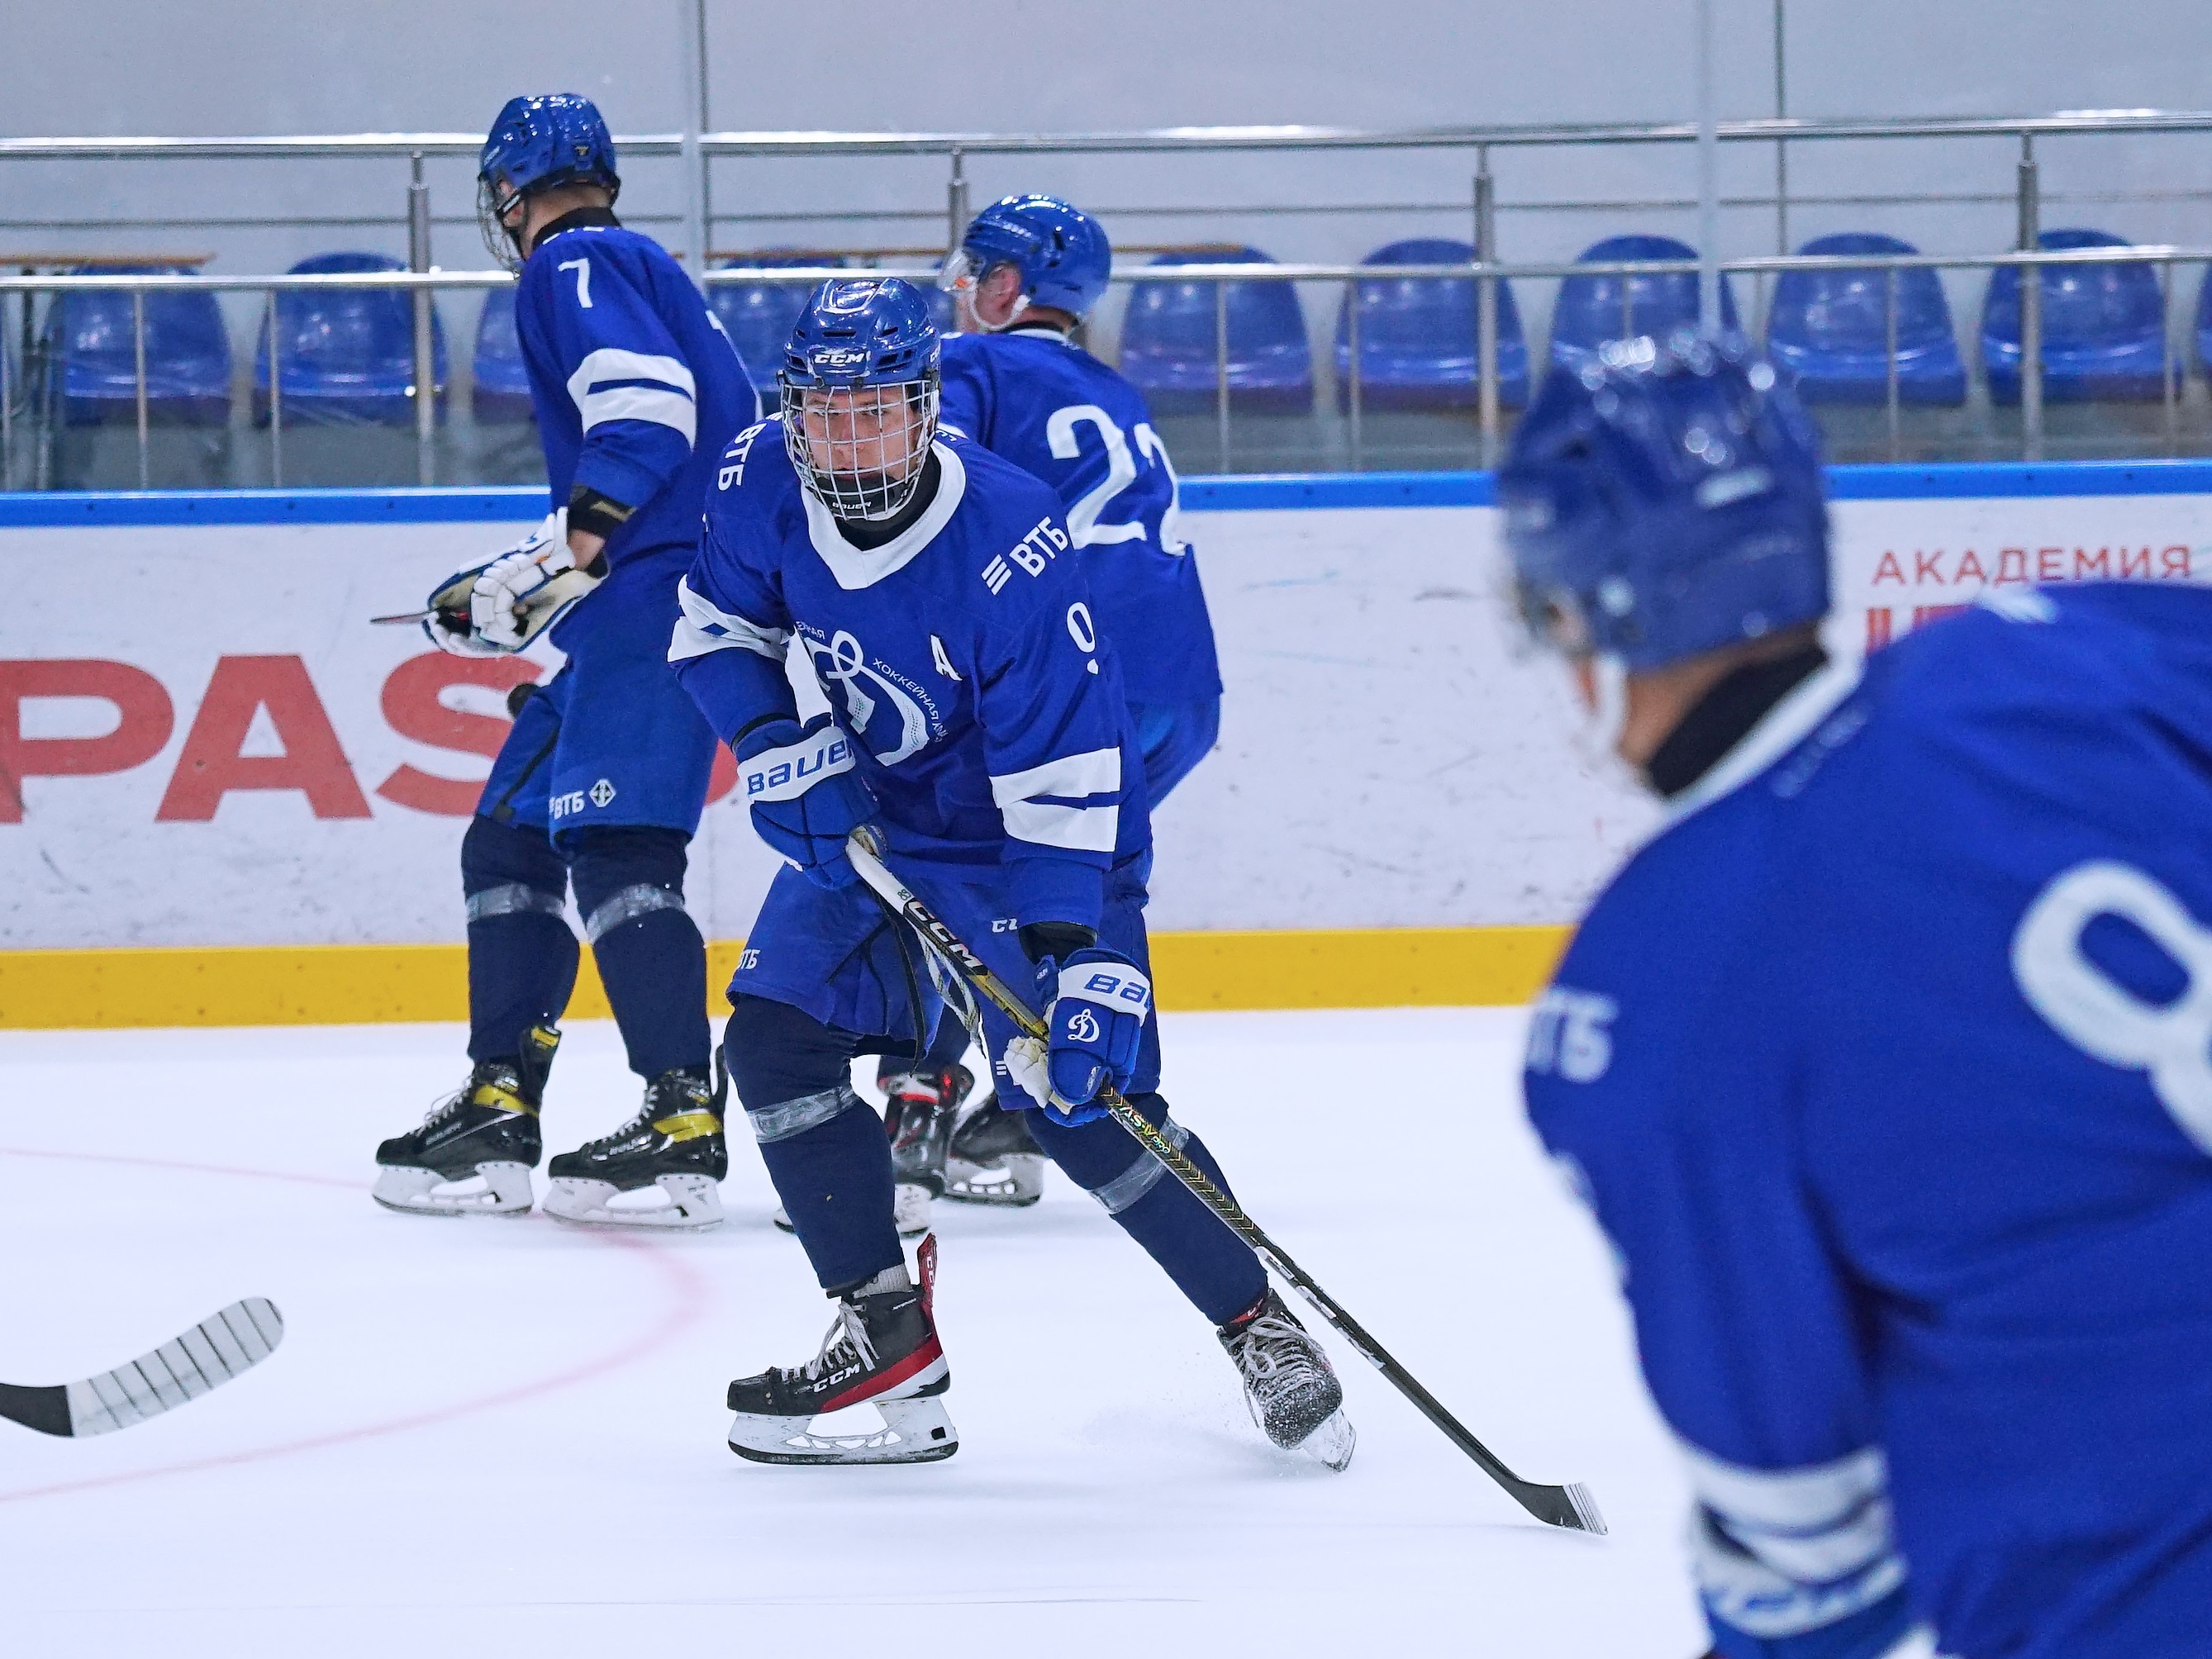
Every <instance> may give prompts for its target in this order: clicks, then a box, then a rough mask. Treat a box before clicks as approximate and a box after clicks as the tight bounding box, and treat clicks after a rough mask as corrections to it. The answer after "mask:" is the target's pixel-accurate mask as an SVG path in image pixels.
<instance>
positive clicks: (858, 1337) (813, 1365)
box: [790, 1302, 876, 1383]
mask: <svg viewBox="0 0 2212 1659" xmlns="http://www.w3.org/2000/svg"><path fill="white" fill-rule="evenodd" d="M848 1355H849V1356H850V1357H849V1358H848V1357H847V1356H848ZM854 1360H858V1361H859V1362H860V1364H862V1365H864V1366H866V1367H868V1368H870V1369H871V1370H872V1369H873V1368H874V1366H875V1363H876V1348H875V1345H874V1344H873V1343H872V1342H871V1341H869V1340H868V1330H867V1327H866V1325H864V1324H862V1323H861V1322H860V1310H859V1309H858V1308H856V1307H854V1305H853V1304H851V1303H849V1302H841V1303H839V1304H837V1322H836V1323H835V1324H834V1325H832V1326H830V1328H829V1334H828V1335H827V1336H825V1337H823V1339H822V1351H821V1352H819V1353H817V1354H816V1355H815V1356H814V1358H811V1359H810V1360H808V1361H807V1362H806V1363H805V1364H804V1365H802V1366H800V1367H799V1370H797V1371H795V1372H792V1373H790V1375H792V1376H798V1377H799V1378H801V1379H803V1380H804V1381H805V1382H808V1383H814V1382H818V1381H820V1380H821V1379H822V1378H823V1377H824V1376H828V1375H829V1373H830V1372H831V1371H834V1370H840V1369H842V1367H843V1366H845V1365H847V1364H851V1363H852V1362H853V1361H854Z"/></svg>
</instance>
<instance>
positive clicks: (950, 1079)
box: [770, 1060, 975, 1238]
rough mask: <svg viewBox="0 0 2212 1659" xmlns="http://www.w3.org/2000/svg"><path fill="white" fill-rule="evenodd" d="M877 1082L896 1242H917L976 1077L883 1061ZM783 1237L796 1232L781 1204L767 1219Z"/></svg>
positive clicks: (962, 1069) (959, 1069) (956, 1068)
mask: <svg viewBox="0 0 2212 1659" xmlns="http://www.w3.org/2000/svg"><path fill="white" fill-rule="evenodd" d="M876 1082H877V1084H878V1086H879V1087H881V1088H882V1090H883V1091H884V1094H885V1095H887V1096H888V1097H890V1098H889V1101H888V1103H887V1104H886V1105H885V1107H884V1133H886V1134H888V1135H889V1136H890V1138H891V1179H892V1180H893V1182H896V1185H895V1186H894V1187H893V1188H891V1191H892V1193H893V1194H894V1199H893V1203H894V1206H895V1207H894V1208H893V1210H892V1219H893V1220H894V1221H895V1222H896V1224H897V1225H898V1230H899V1237H901V1238H919V1237H921V1236H922V1234H924V1233H926V1232H927V1231H929V1202H930V1200H932V1199H933V1198H937V1197H939V1196H941V1195H942V1194H944V1191H945V1148H946V1146H948V1144H949V1143H950V1142H951V1139H952V1122H953V1119H954V1117H955V1116H956V1115H957V1114H958V1112H959V1110H960V1103H961V1102H963V1101H964V1100H965V1099H967V1098H968V1091H969V1090H970V1089H972V1088H974V1087H975V1073H973V1072H971V1071H969V1069H968V1068H967V1067H966V1066H961V1065H957V1064H956V1065H951V1066H946V1067H945V1069H944V1070H943V1071H941V1072H940V1071H937V1070H934V1069H923V1070H919V1071H917V1070H916V1069H915V1068H914V1066H912V1065H911V1064H906V1065H900V1064H898V1063H896V1062H893V1061H889V1060H887V1061H885V1062H884V1064H883V1065H882V1066H879V1067H878V1069H877V1072H876ZM770 1219H771V1220H773V1221H774V1222H775V1225H777V1226H779V1227H781V1228H782V1229H783V1231H786V1232H787V1233H788V1232H794V1231H797V1229H795V1228H794V1227H793V1226H792V1225H791V1212H789V1211H788V1210H786V1209H784V1208H783V1207H782V1206H781V1205H779V1206H777V1208H776V1212H775V1215H774V1216H772V1217H771V1218H770Z"/></svg>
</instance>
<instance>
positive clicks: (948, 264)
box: [937, 247, 1030, 334]
mask: <svg viewBox="0 0 2212 1659" xmlns="http://www.w3.org/2000/svg"><path fill="white" fill-rule="evenodd" d="M1016 268H1017V267H1016V266H1015V264H1014V262H1013V261H1012V259H1000V260H998V261H996V262H994V263H992V264H985V263H984V262H983V261H981V260H980V259H978V258H976V257H975V255H974V254H972V253H970V252H969V251H968V250H967V249H966V248H964V247H963V248H955V249H954V250H953V251H952V257H951V258H949V259H947V260H946V261H945V263H944V264H942V265H941V266H939V268H938V272H937V286H938V287H939V289H942V290H943V291H944V292H945V293H947V294H950V295H951V296H952V311H953V315H954V316H955V317H957V319H959V322H960V327H961V331H963V333H965V332H970V331H972V332H975V333H977V334H995V333H997V332H998V331H1000V330H1001V329H1008V328H1012V326H1013V325H1014V324H1015V322H1016V321H1017V319H1019V318H1020V316H1021V314H1022V313H1024V312H1025V311H1027V310H1028V309H1029V308H1030V296H1029V295H1026V294H1016V295H1014V305H1013V309H1012V310H1011V311H1009V312H1007V313H1006V320H1005V321H1003V322H998V323H987V322H985V321H984V320H983V319H982V318H981V315H979V314H978V313H977V312H976V310H975V292H976V289H979V288H980V287H981V285H982V283H983V280H984V278H985V277H987V276H990V275H991V273H992V272H993V271H995V270H1012V269H1016Z"/></svg>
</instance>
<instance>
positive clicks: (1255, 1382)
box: [1219, 1287, 1357, 1469]
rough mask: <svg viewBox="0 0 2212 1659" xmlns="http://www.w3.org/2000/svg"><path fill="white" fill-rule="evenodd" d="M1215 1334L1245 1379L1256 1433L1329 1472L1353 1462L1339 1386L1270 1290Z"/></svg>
mask: <svg viewBox="0 0 2212 1659" xmlns="http://www.w3.org/2000/svg"><path fill="white" fill-rule="evenodd" d="M1219 1335H1220V1338H1221V1346H1223V1347H1224V1348H1225V1349H1226V1350H1228V1352H1229V1357H1230V1358H1231V1359H1232V1360H1234V1361H1235V1362H1236V1364H1237V1371H1238V1373H1239V1374H1240V1375H1241V1376H1243V1379H1244V1403H1245V1404H1246V1405H1247V1406H1249V1407H1251V1408H1252V1420H1253V1421H1254V1422H1255V1423H1257V1424H1258V1425H1260V1430H1261V1433H1263V1434H1265V1435H1266V1436H1267V1438H1268V1439H1270V1440H1272V1441H1273V1442H1274V1443H1276V1444H1277V1445H1279V1446H1280V1447H1281V1448H1282V1449H1284V1450H1285V1451H1303V1452H1304V1453H1306V1454H1307V1455H1309V1456H1311V1457H1314V1458H1317V1459H1319V1460H1320V1461H1321V1462H1324V1463H1326V1464H1328V1466H1329V1468H1333V1469H1340V1468H1344V1467H1345V1465H1346V1464H1347V1463H1349V1462H1352V1446H1353V1444H1354V1443H1355V1441H1356V1439H1357V1437H1356V1436H1355V1435H1354V1434H1353V1433H1352V1419H1349V1418H1347V1417H1346V1416H1345V1414H1344V1385H1343V1384H1342V1383H1340V1382H1338V1381H1337V1380H1336V1370H1335V1368H1334V1366H1332V1365H1331V1364H1329V1363H1328V1353H1327V1352H1326V1351H1325V1350H1323V1348H1322V1346H1321V1344H1320V1343H1318V1342H1316V1341H1315V1340H1313V1338H1312V1336H1311V1335H1310V1334H1308V1332H1307V1330H1306V1328H1305V1327H1304V1326H1303V1325H1301V1324H1300V1323H1299V1322H1298V1321H1297V1316H1296V1315H1295V1314H1293V1313H1291V1310H1290V1309H1289V1308H1288V1307H1286V1306H1285V1305H1284V1302H1283V1298H1282V1297H1280V1296H1279V1294H1277V1293H1276V1291H1274V1290H1273V1288H1272V1287H1271V1288H1270V1289H1269V1290H1268V1291H1267V1297H1266V1298H1265V1299H1264V1300H1262V1301H1261V1303H1260V1304H1259V1305H1258V1306H1256V1307H1255V1308H1254V1309H1253V1310H1251V1311H1250V1312H1249V1313H1246V1314H1243V1315H1240V1316H1238V1317H1237V1318H1235V1319H1232V1320H1231V1321H1230V1322H1229V1323H1227V1324H1226V1325H1224V1326H1223V1327H1222V1328H1221V1329H1220V1332H1219Z"/></svg>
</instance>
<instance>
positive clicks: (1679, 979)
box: [1526, 583, 2212, 1659]
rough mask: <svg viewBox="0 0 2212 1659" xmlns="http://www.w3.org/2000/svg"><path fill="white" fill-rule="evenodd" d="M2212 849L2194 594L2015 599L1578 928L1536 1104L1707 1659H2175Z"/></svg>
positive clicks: (1819, 692) (1794, 744)
mask: <svg viewBox="0 0 2212 1659" xmlns="http://www.w3.org/2000/svg"><path fill="white" fill-rule="evenodd" d="M2208 826H2212V593H2207V592H2201V591H2194V590H2181V589H2171V590H2166V589H2160V588H2155V587H2152V586H2148V585H2136V584H2118V583H2111V584H2100V585H2085V586H2078V587H2072V586H2069V587H2068V588H2065V589H2063V590H2060V591H2057V592H2050V593H2044V592H2034V591H2031V590H2026V589H2020V590H2014V592H2012V593H2011V594H2010V595H2009V596H2007V597H2002V598H1998V599H1992V600H1990V601H1988V602H1986V603H1985V605H1984V606H1983V607H1980V608H1978V609H1975V610H1973V611H1969V612H1967V613H1966V614H1964V615H1962V616H1960V617H1955V618H1952V619H1949V620H1947V621H1944V622H1942V623H1936V624H1935V625H1933V626H1931V627H1929V628H1928V629H1924V630H1922V631H1919V632H1916V633H1915V634H1914V635H1912V636H1911V638H1909V639H1907V640H1905V641H1902V642H1901V643H1899V644H1898V645H1896V646H1894V647H1891V648H1890V649H1888V650H1886V651H1884V652H1882V653H1880V654H1878V655H1877V656H1875V658H1873V659H1871V660H1870V661H1869V663H1868V665H1866V668H1865V671H1864V675H1863V679H1860V678H1856V677H1855V676H1854V675H1853V673H1851V672H1850V671H1846V670H1844V669H1841V668H1831V669H1829V670H1827V671H1824V672H1823V673H1821V674H1820V675H1817V676H1815V677H1814V678H1813V679H1811V680H1808V682H1806V683H1805V684H1802V685H1801V686H1800V687H1799V688H1798V689H1797V690H1796V691H1795V692H1793V693H1792V694H1791V695H1790V696H1789V697H1788V698H1787V699H1785V700H1784V702H1782V703H1781V704H1779V705H1778V706H1777V708H1774V709H1773V710H1772V711H1771V712H1770V713H1769V714H1768V715H1767V717H1766V719H1765V721H1764V722H1763V723H1762V724H1761V725H1760V726H1759V728H1757V729H1756V730H1755V731H1754V732H1753V733H1752V734H1751V735H1749V736H1748V737H1747V738H1745V739H1743V741H1742V742H1741V744H1739V745H1738V746H1737V748H1736V750H1735V751H1734V752H1732V753H1731V754H1730V755H1729V757H1727V758H1726V759H1724V760H1723V762H1722V763H1720V765H1719V766H1718V767H1717V768H1716V769H1715V770H1714V771H1713V772H1712V773H1711V774H1710V775H1708V776H1707V777H1706V778H1705V780H1703V781H1701V782H1700V784H1699V786H1697V787H1696V788H1695V789H1693V791H1692V793H1691V795H1690V796H1689V797H1687V798H1686V799H1683V800H1681V801H1680V802H1678V803H1677V805H1676V811H1675V815H1674V817H1673V819H1672V820H1671V821H1670V823H1669V825H1668V827H1667V828H1666V829H1664V830H1663V831H1662V833H1660V834H1659V835H1658V836H1656V838H1655V839H1654V840H1653V841H1652V842H1650V843H1649V844H1648V845H1646V846H1645V847H1644V848H1643V849H1642V850H1641V851H1640V852H1639V853H1638V854H1637V855H1636V857H1635V858H1634V859H1633V860H1632V861H1631V863H1630V864H1629V865H1628V866H1627V867H1626V869H1625V870H1624V871H1623V872H1621V874H1620V876H1619V878H1617V879H1616V880H1615V881H1614V882H1613V884H1612V885H1611V886H1610V887H1609V888H1608V889H1607V890H1606V892H1605V893H1604V894H1603V896H1601V898H1600V899H1599V900H1598V901H1597V902H1596V904H1595V907H1594V908H1592V910H1591V912H1590V914H1589V917H1588V919H1587V920H1586V921H1585V922H1584V923H1583V927H1582V928H1581V931H1580V933H1578V935H1577V938H1576V939H1575V942H1574V945H1573V946H1572V948H1571V950H1570V951H1569V952H1568V954H1567V956H1566V957H1565V961H1564V962H1563V963H1562V964H1561V966H1560V969H1559V975H1558V979H1557V981H1556V982H1555V983H1554V984H1553V987H1552V988H1551V989H1550V990H1549V991H1548V992H1547V994H1545V996H1544V997H1543V999H1542V1000H1541V1002H1540V1003H1539V1005H1538V1006H1537V1008H1536V1010H1535V1012H1534V1019H1533V1024H1532V1027H1531V1032H1530V1041H1529V1051H1528V1066H1527V1076H1526V1085H1527V1093H1528V1109H1529V1113H1530V1115H1531V1117H1532V1119H1533V1120H1534V1123H1535V1126H1536V1127H1537V1129H1538V1131H1539V1132H1540V1133H1541V1135H1542V1137H1543V1139H1544V1140H1545V1141H1546V1142H1547V1145H1548V1146H1550V1147H1551V1148H1552V1150H1553V1152H1554V1154H1555V1156H1556V1157H1557V1158H1559V1161H1560V1163H1561V1164H1562V1165H1563V1166H1564V1167H1565V1169H1566V1170H1568V1172H1569V1174H1570V1175H1571V1177H1572V1178H1573V1179H1574V1180H1575V1181H1577V1182H1578V1183H1579V1184H1580V1185H1581V1187H1582V1188H1583V1191H1584V1194H1585V1195H1586V1196H1587V1197H1588V1198H1589V1200H1590V1201H1591V1202H1592V1204H1593V1206H1594V1207H1595V1212H1596V1214H1597V1217H1598V1218H1599V1220H1600V1221H1601V1224H1602V1225H1603V1227H1604V1229H1605V1231H1606V1233H1607V1236H1608V1237H1609V1238H1610V1240H1611V1242H1612V1243H1613V1247H1614V1249H1615V1250H1616V1252H1617V1255H1618V1258H1619V1261H1620V1265H1621V1267H1622V1270H1623V1272H1624V1274H1625V1283H1626V1293H1627V1297H1628V1300H1629V1303H1630V1304H1631V1308H1632V1312H1633V1314H1634V1317H1635V1322H1636V1330H1637V1336H1638V1346H1639V1349H1640V1352H1641V1357H1642V1361H1643V1365H1644V1373H1645V1376H1646V1377H1647V1379H1648V1380H1649V1382H1650V1387H1651V1389H1652V1392H1653V1395H1655V1397H1656V1401H1657V1403H1658V1405H1659V1407H1660V1409H1661V1411H1662V1413H1663V1414H1664V1415H1665V1417H1666V1419H1667V1421H1668V1424H1669V1425H1671V1426H1672V1428H1673V1430H1674V1432H1675V1433H1676V1434H1677V1435H1678V1436H1679V1437H1680V1439H1681V1440H1682V1442H1683V1443H1684V1444H1685V1447H1686V1450H1687V1452H1688V1455H1689V1460H1690V1464H1691V1471H1692V1480H1693V1484H1694V1485H1695V1486H1696V1488H1697V1491H1698V1494H1699V1505H1700V1507H1699V1523H1698V1528H1697V1531H1696V1549H1697V1556H1698V1565H1699V1574H1700V1577H1701V1579H1702V1583H1703V1589H1704V1593H1705V1600H1706V1605H1707V1608H1708V1611H1709V1613H1710V1615H1711V1618H1712V1620H1713V1622H1714V1627H1715V1631H1716V1634H1717V1638H1719V1640H1718V1645H1719V1648H1720V1650H1721V1651H1722V1652H1723V1654H1728V1655H1737V1654H1749V1653H1754V1652H1756V1653H1759V1654H1772V1655H1776V1656H1783V1655H1789V1654H1792V1653H1797V1652H1803V1653H1808V1654H1817V1655H1819V1656H1820V1659H1859V1656H1861V1655H1865V1656H1869V1659H1871V1656H1873V1655H1875V1654H1879V1653H1881V1652H1884V1651H1886V1650H1887V1647H1888V1645H1889V1644H1890V1643H1891V1642H1892V1641H1893V1640H1894V1639H1895V1638H1896V1637H1897V1636H1898V1635H1899V1633H1900V1632H1902V1630H1903V1629H1904V1628H1905V1626H1906V1625H1907V1624H1908V1623H1910V1622H1911V1621H1912V1620H1916V1619H1917V1620H1922V1621H1924V1622H1926V1623H1927V1624H1929V1625H1932V1626H1933V1628H1934V1632H1935V1635H1936V1640H1937V1642H1938V1644H1939V1645H1940V1649H1941V1651H1942V1653H1944V1654H1946V1655H1955V1656H1957V1659H2062V1656H2063V1659H2182V1656H2185V1655H2202V1654H2203V1653H2205V1652H2206V1651H2208V1650H2212V834H2208V833H2207V831H2208ZM1892 1517H1894V1525H1892ZM1758 1643H1769V1644H1773V1645H1771V1646H1761V1645H1756V1644H1758Z"/></svg>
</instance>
